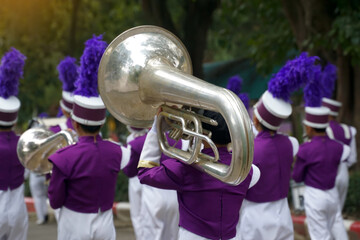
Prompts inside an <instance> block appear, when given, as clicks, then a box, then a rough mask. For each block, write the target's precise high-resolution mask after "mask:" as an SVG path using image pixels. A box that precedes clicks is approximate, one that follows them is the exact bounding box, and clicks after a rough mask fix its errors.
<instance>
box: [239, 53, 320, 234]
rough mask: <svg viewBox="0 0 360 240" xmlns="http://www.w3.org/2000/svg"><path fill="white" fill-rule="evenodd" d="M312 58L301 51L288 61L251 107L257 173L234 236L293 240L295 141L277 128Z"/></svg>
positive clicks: (290, 109) (285, 117) (296, 145)
mask: <svg viewBox="0 0 360 240" xmlns="http://www.w3.org/2000/svg"><path fill="white" fill-rule="evenodd" d="M316 59H317V57H310V56H307V54H306V53H302V54H301V55H300V56H299V57H297V58H295V59H293V60H290V61H288V62H287V63H286V64H285V65H284V66H283V67H282V68H281V69H280V70H279V72H278V73H276V74H275V75H274V76H273V77H272V78H271V79H270V81H269V84H268V90H267V91H265V93H264V94H263V95H262V96H261V98H260V100H259V101H258V102H257V103H256V105H255V106H254V116H253V122H254V125H255V127H256V129H257V131H258V134H257V135H256V138H255V140H254V160H253V164H254V165H256V166H257V167H258V168H259V169H260V172H261V176H260V179H259V182H258V183H257V184H256V186H254V187H253V188H251V189H250V190H249V191H248V193H247V195H246V197H245V200H244V203H243V206H242V207H241V210H240V220H239V223H238V226H237V237H238V239H294V229H293V223H292V219H291V213H290V209H289V206H288V201H287V195H288V192H289V185H290V178H291V166H292V162H293V160H294V156H295V154H296V153H297V151H298V149H299V143H298V141H297V139H295V138H294V137H289V136H287V135H285V134H281V133H278V132H277V130H278V129H279V128H280V124H281V123H282V121H283V120H285V119H287V118H288V117H289V116H290V115H291V113H292V107H291V104H290V103H289V102H290V96H291V93H292V92H293V91H296V90H297V89H299V88H300V87H302V86H303V85H304V84H305V83H306V82H307V81H308V76H309V75H311V74H309V73H310V72H312V71H313V65H314V62H315V60H316Z"/></svg>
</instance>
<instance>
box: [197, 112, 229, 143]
mask: <svg viewBox="0 0 360 240" xmlns="http://www.w3.org/2000/svg"><path fill="white" fill-rule="evenodd" d="M203 115H204V116H205V117H208V118H211V119H214V120H215V121H217V123H218V125H217V126H212V125H210V124H207V123H202V127H203V128H204V129H206V130H208V131H210V132H211V133H212V135H211V139H212V140H213V141H214V143H215V144H219V145H225V144H228V143H229V142H231V137H230V132H229V129H228V126H227V125H226V122H225V119H224V118H223V116H222V115H221V114H220V113H217V112H213V111H208V110H205V111H204V114H203Z"/></svg>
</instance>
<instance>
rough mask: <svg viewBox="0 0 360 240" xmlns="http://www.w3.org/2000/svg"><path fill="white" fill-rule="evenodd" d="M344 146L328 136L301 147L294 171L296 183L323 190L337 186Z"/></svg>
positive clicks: (318, 137) (316, 138) (315, 139)
mask: <svg viewBox="0 0 360 240" xmlns="http://www.w3.org/2000/svg"><path fill="white" fill-rule="evenodd" d="M342 152H343V145H342V144H341V143H339V142H337V141H335V140H331V139H330V138H329V137H328V136H321V137H320V136H316V137H313V138H312V139H311V141H309V142H306V143H303V144H301V145H300V148H299V152H298V154H297V156H296V162H295V166H294V170H293V179H294V180H295V181H296V182H302V181H304V182H305V185H307V186H310V187H314V188H317V189H321V190H329V189H332V188H333V187H334V186H335V179H336V174H337V170H338V166H339V163H340V160H341V156H342Z"/></svg>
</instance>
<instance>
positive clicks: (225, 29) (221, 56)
mask: <svg viewBox="0 0 360 240" xmlns="http://www.w3.org/2000/svg"><path fill="white" fill-rule="evenodd" d="M208 42H209V43H208V45H209V47H208V48H207V52H206V56H207V59H209V60H215V61H219V60H230V59H237V58H247V59H250V60H252V61H253V62H254V63H255V64H256V66H257V69H258V71H259V73H262V74H269V73H271V72H272V71H273V69H274V67H276V66H280V65H283V64H284V62H285V61H286V60H287V59H289V58H292V57H294V56H295V55H296V54H297V51H296V43H295V38H294V36H293V34H292V32H291V29H290V26H289V23H288V21H286V16H285V14H284V12H283V10H282V8H281V3H280V2H279V1H262V0H224V1H222V3H221V6H220V7H219V8H218V9H217V10H216V12H215V14H214V20H213V24H212V26H211V29H210V32H209V38H208Z"/></svg>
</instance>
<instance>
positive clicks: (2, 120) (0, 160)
mask: <svg viewBox="0 0 360 240" xmlns="http://www.w3.org/2000/svg"><path fill="white" fill-rule="evenodd" d="M25 59H26V57H25V56H24V55H23V54H21V53H20V52H19V51H18V50H16V49H15V48H12V49H11V50H10V51H9V52H7V53H6V54H5V55H4V56H3V58H2V59H1V65H0V239H1V240H12V239H18V240H25V239H27V231H28V214H27V210H26V206H25V202H24V184H23V183H24V167H23V166H22V165H21V163H20V161H19V159H18V156H17V154H16V148H17V143H18V141H19V136H17V135H16V134H15V132H14V131H13V130H12V128H13V126H14V125H15V123H16V122H17V115H18V111H19V109H20V105H21V104H20V100H19V99H18V98H17V97H16V96H17V94H18V84H19V79H20V78H21V77H22V75H23V67H24V64H25Z"/></svg>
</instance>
